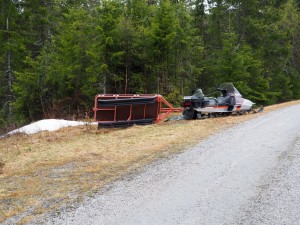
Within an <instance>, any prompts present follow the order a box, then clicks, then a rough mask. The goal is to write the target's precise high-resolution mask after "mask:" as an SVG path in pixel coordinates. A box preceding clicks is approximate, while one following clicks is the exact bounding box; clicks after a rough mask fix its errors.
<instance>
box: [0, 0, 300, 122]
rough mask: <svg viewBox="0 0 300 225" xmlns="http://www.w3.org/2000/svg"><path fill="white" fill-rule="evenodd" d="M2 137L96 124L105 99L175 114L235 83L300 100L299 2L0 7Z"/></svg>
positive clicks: (4, 3) (175, 0)
mask: <svg viewBox="0 0 300 225" xmlns="http://www.w3.org/2000/svg"><path fill="white" fill-rule="evenodd" d="M0 12H1V14H0V21H1V22H0V26H1V27H0V58H1V61H0V63H1V64H0V127H1V128H5V127H9V126H18V125H20V124H23V123H26V122H30V121H34V120H38V119H42V118H54V117H60V118H61V117H63V118H67V117H68V116H71V115H75V116H78V117H80V116H83V115H90V114H91V112H92V107H93V99H94V96H95V95H96V94H98V93H159V94H162V95H163V96H165V97H166V98H167V99H168V100H169V101H171V102H172V103H173V104H178V103H180V100H181V98H182V96H183V95H187V94H190V92H191V90H192V89H195V88H197V87H201V88H202V89H203V91H204V93H206V94H209V93H210V92H212V90H213V89H211V88H214V87H217V86H218V85H219V84H220V83H221V82H233V83H234V84H235V86H236V87H237V88H238V89H239V90H240V92H241V93H242V94H243V95H244V96H245V97H247V98H248V99H251V100H252V101H254V102H256V103H259V104H273V103H277V102H283V101H288V100H292V99H299V98H300V0H260V1H259V0H1V4H0Z"/></svg>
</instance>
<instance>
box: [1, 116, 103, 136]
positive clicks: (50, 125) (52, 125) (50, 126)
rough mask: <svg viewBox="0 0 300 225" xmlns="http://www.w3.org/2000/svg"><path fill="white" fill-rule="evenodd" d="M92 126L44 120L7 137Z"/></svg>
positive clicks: (14, 131)
mask: <svg viewBox="0 0 300 225" xmlns="http://www.w3.org/2000/svg"><path fill="white" fill-rule="evenodd" d="M88 124H91V125H94V124H97V123H90V122H80V121H70V120H59V119H45V120H40V121H37V122H34V123H31V124H29V125H26V126H24V127H21V128H19V129H16V130H13V131H11V132H9V133H7V135H11V134H16V133H25V134H35V133H38V132H40V131H45V130H47V131H55V130H58V129H61V128H63V127H73V126H82V125H88Z"/></svg>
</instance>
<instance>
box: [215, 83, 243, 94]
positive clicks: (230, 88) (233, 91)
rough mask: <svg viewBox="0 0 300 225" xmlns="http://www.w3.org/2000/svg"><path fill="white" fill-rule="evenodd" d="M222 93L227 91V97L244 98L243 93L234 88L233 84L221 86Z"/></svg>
mask: <svg viewBox="0 0 300 225" xmlns="http://www.w3.org/2000/svg"><path fill="white" fill-rule="evenodd" d="M218 89H219V90H220V91H222V90H226V91H227V95H235V96H242V95H241V93H240V92H239V91H238V90H237V89H236V88H235V87H234V86H233V84H232V83H223V84H220V87H219V88H218Z"/></svg>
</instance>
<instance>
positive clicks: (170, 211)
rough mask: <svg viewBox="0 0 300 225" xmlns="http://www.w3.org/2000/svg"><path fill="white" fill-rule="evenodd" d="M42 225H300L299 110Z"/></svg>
mask: <svg viewBox="0 0 300 225" xmlns="http://www.w3.org/2000/svg"><path fill="white" fill-rule="evenodd" d="M195 135H196V134H195ZM40 222H41V221H40ZM42 223H47V224H114V225H116V224H172V225H173V224H197V225H199V224H209V225H214V224H218V225H219V224H272V225H275V224H300V105H295V106H290V107H287V108H284V109H280V110H277V111H274V112H271V113H269V114H266V115H264V116H261V117H258V118H256V119H253V120H250V121H247V122H245V123H242V124H239V125H237V126H235V127H234V128H231V129H228V130H224V131H223V132H221V133H219V134H216V135H213V136H212V137H210V138H209V139H207V140H205V141H203V142H202V143H200V144H199V145H197V146H195V147H194V148H193V149H190V150H187V151H185V152H184V153H182V154H179V155H176V156H173V157H171V158H169V159H164V160H161V161H159V162H156V163H154V164H152V165H150V166H147V167H145V168H144V169H143V171H141V172H140V173H138V174H136V175H132V176H130V177H127V178H125V179H123V180H121V181H118V182H115V183H114V184H113V186H112V187H110V188H109V189H107V190H106V191H103V192H102V193H99V194H97V195H96V196H95V197H94V198H92V199H87V200H86V201H85V202H84V203H82V204H81V205H80V206H78V207H77V208H76V209H73V210H69V211H67V210H62V211H61V212H60V213H59V214H57V215H56V216H55V217H54V216H52V217H48V218H46V219H45V220H44V221H42Z"/></svg>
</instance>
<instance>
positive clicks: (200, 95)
mask: <svg viewBox="0 0 300 225" xmlns="http://www.w3.org/2000/svg"><path fill="white" fill-rule="evenodd" d="M193 96H194V97H197V98H203V97H204V94H203V92H202V90H201V89H197V90H196V91H195V92H194V93H193Z"/></svg>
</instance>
